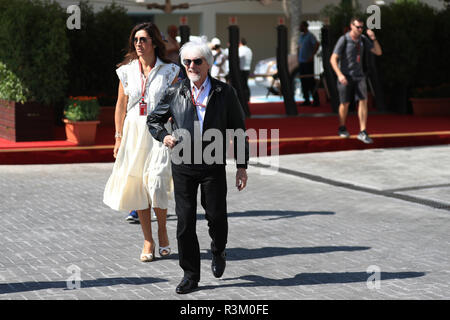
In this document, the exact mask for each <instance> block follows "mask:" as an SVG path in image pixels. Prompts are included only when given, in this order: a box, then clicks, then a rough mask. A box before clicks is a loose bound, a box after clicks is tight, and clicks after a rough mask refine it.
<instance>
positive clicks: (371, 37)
mask: <svg viewBox="0 0 450 320" xmlns="http://www.w3.org/2000/svg"><path fill="white" fill-rule="evenodd" d="M366 33H367V35H368V36H369V38H370V40H372V41H374V40H375V39H376V37H375V33H374V32H373V31H372V30H371V29H367V31H366Z"/></svg>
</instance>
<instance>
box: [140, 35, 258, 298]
mask: <svg viewBox="0 0 450 320" xmlns="http://www.w3.org/2000/svg"><path fill="white" fill-rule="evenodd" d="M180 56H181V62H182V63H183V65H184V67H185V69H186V74H187V76H188V78H186V79H184V80H183V81H181V82H178V83H176V84H174V85H172V86H171V87H170V88H169V89H168V90H167V91H166V93H165V94H164V96H163V98H162V99H161V100H160V102H159V103H158V105H157V106H156V107H155V109H154V111H153V112H152V113H151V114H150V115H149V116H148V118H147V125H148V127H149V130H150V133H151V134H152V135H153V137H154V138H155V139H157V140H159V141H161V142H163V143H164V145H165V146H167V147H169V148H173V152H172V176H173V182H174V192H175V203H176V205H175V211H176V214H177V217H178V224H177V241H178V253H179V263H180V266H181V268H182V269H183V271H184V277H183V279H182V281H181V282H180V284H179V285H178V286H177V288H176V293H179V294H184V293H189V292H192V291H193V290H195V289H197V288H198V282H199V281H200V247H199V243H198V239H197V233H196V228H195V227H196V221H197V217H196V216H197V191H198V187H199V186H200V190H201V204H202V206H203V208H204V209H205V212H206V219H207V221H208V227H209V235H210V236H211V239H212V242H211V252H212V263H211V269H212V272H213V275H214V276H215V277H216V278H220V277H221V276H222V274H223V272H224V270H225V265H226V254H225V247H226V243H227V235H228V222H227V203H226V195H227V182H226V173H225V164H226V149H227V146H228V143H227V141H228V140H227V139H226V136H227V135H226V133H227V131H228V130H230V129H232V130H233V132H234V133H235V134H234V156H235V159H236V166H237V172H236V187H237V188H238V190H239V191H241V190H242V189H244V188H245V186H246V184H247V172H246V169H247V164H248V158H249V149H248V141H247V139H246V137H245V115H244V112H243V109H242V107H241V105H240V103H239V100H238V98H237V96H236V93H235V91H234V89H233V88H232V87H230V86H229V85H227V84H226V83H224V82H221V81H219V80H216V79H214V78H212V77H211V76H210V74H209V69H210V67H211V65H212V63H213V56H212V52H211V50H210V49H209V47H208V45H207V44H206V43H199V42H187V43H186V44H184V45H183V47H182V48H181V49H180ZM169 118H172V119H171V120H172V121H171V123H172V129H173V133H172V134H169V132H168V131H167V130H166V128H165V126H164V124H165V123H166V122H167V121H168V120H169ZM179 133H180V134H179ZM210 133H212V134H213V135H215V140H214V143H215V144H216V145H219V146H220V148H216V150H215V151H214V153H215V154H214V157H213V158H214V159H213V161H212V163H211V159H207V158H206V157H204V154H205V153H207V152H206V151H208V150H210V149H211V148H210V145H209V144H208V143H207V142H208V138H207V136H210ZM217 133H219V137H218V136H217ZM217 139H219V140H222V141H219V142H218V141H216V140H217ZM209 140H212V139H209ZM180 145H181V146H182V148H181V149H179V146H180ZM176 149H178V151H180V150H181V151H180V152H179V153H180V157H175V154H176V152H175V150H176ZM217 149H218V150H217ZM181 154H182V156H181ZM210 158H211V157H210Z"/></svg>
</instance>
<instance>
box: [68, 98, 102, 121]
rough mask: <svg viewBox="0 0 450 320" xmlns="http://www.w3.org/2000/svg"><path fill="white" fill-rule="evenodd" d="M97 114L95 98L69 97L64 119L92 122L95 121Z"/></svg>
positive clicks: (98, 107) (97, 107)
mask: <svg viewBox="0 0 450 320" xmlns="http://www.w3.org/2000/svg"><path fill="white" fill-rule="evenodd" d="M99 112H100V105H99V104H98V101H97V97H88V96H83V97H69V101H68V103H67V105H66V107H65V108H64V117H65V118H66V119H68V120H70V121H92V120H97V117H98V114H99Z"/></svg>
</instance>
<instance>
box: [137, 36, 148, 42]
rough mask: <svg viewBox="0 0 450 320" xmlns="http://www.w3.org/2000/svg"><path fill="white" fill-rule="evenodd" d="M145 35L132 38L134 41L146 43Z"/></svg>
mask: <svg viewBox="0 0 450 320" xmlns="http://www.w3.org/2000/svg"><path fill="white" fill-rule="evenodd" d="M147 39H148V38H147V37H141V38H134V43H138V42H139V43H147Z"/></svg>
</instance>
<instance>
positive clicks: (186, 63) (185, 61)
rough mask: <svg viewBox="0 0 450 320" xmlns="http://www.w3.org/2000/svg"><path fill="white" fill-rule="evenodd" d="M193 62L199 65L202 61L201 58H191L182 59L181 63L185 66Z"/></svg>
mask: <svg viewBox="0 0 450 320" xmlns="http://www.w3.org/2000/svg"><path fill="white" fill-rule="evenodd" d="M192 62H194V64H195V65H197V66H199V65H201V64H202V63H203V59H202V58H198V59H195V60H191V59H183V64H184V65H185V66H186V67H187V66H190V65H191V63H192Z"/></svg>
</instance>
